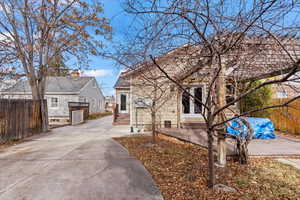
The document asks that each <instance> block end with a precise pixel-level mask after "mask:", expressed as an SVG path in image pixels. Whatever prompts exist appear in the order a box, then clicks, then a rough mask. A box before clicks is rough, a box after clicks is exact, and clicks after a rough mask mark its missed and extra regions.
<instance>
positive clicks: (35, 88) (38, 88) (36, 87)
mask: <svg viewBox="0 0 300 200" xmlns="http://www.w3.org/2000/svg"><path fill="white" fill-rule="evenodd" d="M28 81H29V84H30V88H31V94H32V100H35V101H39V102H40V111H41V120H42V132H46V131H48V129H49V126H48V124H49V123H48V109H47V104H45V103H44V94H45V81H46V80H44V78H43V80H41V81H40V82H39V81H37V80H36V78H35V77H29V78H28Z"/></svg>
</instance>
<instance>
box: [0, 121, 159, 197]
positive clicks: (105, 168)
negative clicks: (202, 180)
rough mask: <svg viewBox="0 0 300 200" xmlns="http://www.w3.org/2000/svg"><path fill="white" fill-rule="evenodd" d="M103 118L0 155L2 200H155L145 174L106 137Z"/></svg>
mask: <svg viewBox="0 0 300 200" xmlns="http://www.w3.org/2000/svg"><path fill="white" fill-rule="evenodd" d="M111 122H112V118H111V117H105V118H102V119H98V120H92V121H89V122H88V123H86V124H83V125H78V126H68V127H62V128H58V129H54V130H53V131H52V132H51V133H49V134H46V135H43V136H38V137H34V138H31V140H28V141H26V142H24V143H21V144H18V145H16V146H13V147H9V148H7V149H4V150H3V151H1V152H0V199H1V200H44V199H49V200H93V199H95V200H127V199H128V200H138V199H141V200H158V199H162V197H161V195H160V193H159V191H158V189H157V188H156V187H155V185H154V182H153V180H152V177H151V176H150V174H149V173H148V172H147V171H146V169H145V168H144V167H143V165H142V164H141V163H140V162H139V161H137V160H136V159H134V158H132V157H131V156H129V154H128V152H127V151H126V150H125V149H124V148H123V147H122V146H121V145H119V144H118V143H117V142H115V141H114V140H112V139H111V137H117V136H123V135H127V134H128V130H129V129H128V127H113V126H112V125H111Z"/></svg>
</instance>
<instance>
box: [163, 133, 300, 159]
mask: <svg viewBox="0 0 300 200" xmlns="http://www.w3.org/2000/svg"><path fill="white" fill-rule="evenodd" d="M160 133H163V134H166V135H170V136H173V137H176V138H179V139H182V140H186V141H190V142H193V143H195V144H199V145H201V146H205V147H206V146H207V135H206V132H205V130H203V129H178V128H163V129H160ZM216 141H217V140H216V139H215V143H214V149H215V150H216V149H217V148H216V145H217V142H216ZM226 141H227V144H228V145H227V153H228V155H234V154H235V149H234V148H235V141H234V140H233V139H229V138H228V139H226ZM248 150H249V154H250V155H251V156H300V140H299V139H293V138H288V137H285V136H278V137H277V138H276V139H273V140H252V141H251V142H250V144H249V146H248Z"/></svg>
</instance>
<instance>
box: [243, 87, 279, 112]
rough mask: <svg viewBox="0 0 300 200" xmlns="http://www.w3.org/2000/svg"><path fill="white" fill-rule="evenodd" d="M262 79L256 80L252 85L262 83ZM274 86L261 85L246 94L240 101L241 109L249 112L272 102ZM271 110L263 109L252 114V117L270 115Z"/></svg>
mask: <svg viewBox="0 0 300 200" xmlns="http://www.w3.org/2000/svg"><path fill="white" fill-rule="evenodd" d="M261 83H262V81H256V82H254V83H252V84H251V87H252V88H253V87H256V86H257V85H259V84H261ZM272 93H273V90H272V86H271V85H268V86H264V87H261V88H259V89H257V90H255V91H254V92H252V93H250V94H248V95H246V96H245V97H244V98H243V99H242V100H241V102H240V110H241V112H247V111H250V110H254V109H258V108H261V107H264V106H267V105H270V104H271V101H272ZM270 113H271V111H270V110H263V111H258V112H254V113H252V114H250V116H251V117H267V118H268V117H269V116H270Z"/></svg>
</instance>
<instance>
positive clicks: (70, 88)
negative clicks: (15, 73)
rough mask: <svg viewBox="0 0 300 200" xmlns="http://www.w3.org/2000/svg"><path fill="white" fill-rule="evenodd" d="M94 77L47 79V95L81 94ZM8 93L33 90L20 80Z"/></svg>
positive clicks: (26, 81) (26, 82)
mask: <svg viewBox="0 0 300 200" xmlns="http://www.w3.org/2000/svg"><path fill="white" fill-rule="evenodd" d="M92 79H95V78H94V77H76V78H75V77H47V78H46V94H47V93H60V94H63V93H68V94H69V93H79V92H80V90H81V89H82V88H83V87H84V86H85V85H86V84H87V83H88V82H89V81H90V80H92ZM4 92H6V93H30V92H31V88H30V85H29V83H28V80H20V81H18V82H17V83H16V84H15V85H14V86H13V87H11V88H8V89H7V90H5V91H4Z"/></svg>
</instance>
